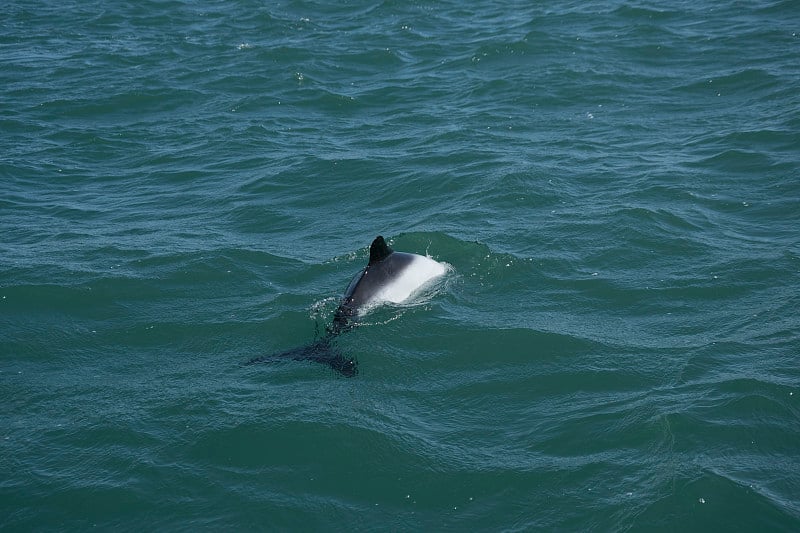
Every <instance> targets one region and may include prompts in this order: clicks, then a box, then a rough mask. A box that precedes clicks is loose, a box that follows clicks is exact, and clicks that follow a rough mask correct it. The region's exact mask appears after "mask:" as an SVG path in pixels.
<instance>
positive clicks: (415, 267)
mask: <svg viewBox="0 0 800 533" xmlns="http://www.w3.org/2000/svg"><path fill="white" fill-rule="evenodd" d="M410 255H413V260H412V261H411V263H410V264H409V265H408V266H407V267H406V268H405V269H403V271H402V272H401V273H400V275H398V276H397V277H396V278H395V279H394V280H393V281H392V283H390V284H388V285H387V286H386V287H385V288H384V289H383V290H382V291H381V292H380V294H379V295H377V297H376V300H377V301H384V302H392V303H395V304H399V303H402V302H404V301H406V300H407V299H408V298H409V297H410V296H411V295H413V294H414V293H415V292H417V291H418V290H419V289H421V288H422V287H423V286H425V285H426V284H427V283H428V282H430V281H432V280H434V279H436V278H438V277H439V276H442V275H443V274H444V273H445V272H447V267H446V266H445V265H443V264H442V263H439V262H437V261H434V260H433V259H431V258H430V257H425V256H423V255H417V254H410Z"/></svg>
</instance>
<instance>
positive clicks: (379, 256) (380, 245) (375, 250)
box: [369, 235, 394, 265]
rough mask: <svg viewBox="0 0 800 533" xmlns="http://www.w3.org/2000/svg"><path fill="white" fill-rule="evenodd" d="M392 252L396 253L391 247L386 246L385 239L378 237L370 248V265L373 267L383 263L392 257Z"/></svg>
mask: <svg viewBox="0 0 800 533" xmlns="http://www.w3.org/2000/svg"><path fill="white" fill-rule="evenodd" d="M392 252H394V250H392V249H391V248H389V245H388V244H386V241H384V240H383V237H381V236H380V235H378V236H377V237H375V240H374V241H372V244H371V245H370V247H369V264H370V265H372V264H374V263H377V262H378V261H383V260H384V259H386V258H387V257H389V256H390V255H392Z"/></svg>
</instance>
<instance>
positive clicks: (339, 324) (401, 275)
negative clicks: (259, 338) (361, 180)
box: [248, 235, 447, 377]
mask: <svg viewBox="0 0 800 533" xmlns="http://www.w3.org/2000/svg"><path fill="white" fill-rule="evenodd" d="M446 272H447V267H446V266H445V265H444V264H442V263H439V262H437V261H434V260H433V259H431V258H430V257H426V256H424V255H418V254H412V253H406V252H395V251H394V250H392V249H391V248H389V245H388V244H386V241H385V240H384V238H383V237H382V236H380V235H379V236H377V237H376V238H375V240H374V241H372V244H371V245H370V247H369V262H368V263H367V266H365V267H364V268H363V269H361V271H360V272H359V273H358V274H356V275H355V277H353V280H352V281H351V282H350V285H348V287H347V290H345V293H344V296H343V297H342V301H341V304H340V305H339V307H338V308H337V309H336V312H335V313H334V316H333V323H332V324H331V325H330V326H328V327H327V328H326V333H325V336H324V337H322V338H321V339H319V340H317V341H315V342H313V343H312V344H309V345H307V346H301V347H299V348H293V349H291V350H288V351H285V352H279V353H276V354H272V355H266V356H262V357H257V358H255V359H251V360H250V361H249V362H248V364H252V363H265V362H271V361H276V360H280V359H294V360H300V361H316V362H318V363H323V364H326V365H328V366H330V367H331V368H333V369H334V370H336V371H337V372H339V373H341V374H343V375H345V376H348V377H352V376H355V375H356V374H357V373H358V363H357V362H356V361H355V360H354V359H351V358H347V357H345V356H344V354H342V353H341V352H340V351H339V350H338V349H337V347H336V346H335V345H334V343H333V340H334V339H335V338H336V337H337V336H338V335H340V334H342V333H345V332H346V331H349V330H350V329H352V328H353V326H355V324H356V323H357V320H358V318H359V316H361V315H363V314H364V313H365V312H366V311H368V310H369V309H371V308H372V307H374V306H376V305H380V304H381V303H386V302H390V303H395V304H398V303H402V302H405V301H406V300H408V299H409V298H410V297H411V296H413V295H414V294H415V293H417V292H418V291H419V290H420V289H421V288H423V287H424V286H425V285H427V284H428V283H430V282H431V281H433V280H434V279H436V278H438V277H440V276H442V275H444V274H445V273H446Z"/></svg>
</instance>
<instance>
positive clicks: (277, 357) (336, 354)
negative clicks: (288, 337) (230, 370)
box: [247, 336, 358, 378]
mask: <svg viewBox="0 0 800 533" xmlns="http://www.w3.org/2000/svg"><path fill="white" fill-rule="evenodd" d="M286 359H292V360H294V361H314V362H316V363H322V364H325V365H328V366H329V367H331V368H332V369H334V370H335V371H337V372H339V373H340V374H342V375H343V376H346V377H348V378H351V377H353V376H355V375H356V374H358V362H357V361H356V360H355V359H348V358H347V357H345V356H344V355H343V354H342V352H340V351H339V349H338V348H336V346H334V345H333V342H332V337H331V336H326V337H324V338H322V339H320V340H318V341H315V342H313V343H312V344H309V345H307V346H300V347H298V348H292V349H291V350H287V351H285V352H278V353H274V354H270V355H262V356H261V357H256V358H254V359H251V360H250V361H248V362H247V364H248V365H252V364H255V363H272V362H276V361H281V360H286Z"/></svg>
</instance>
